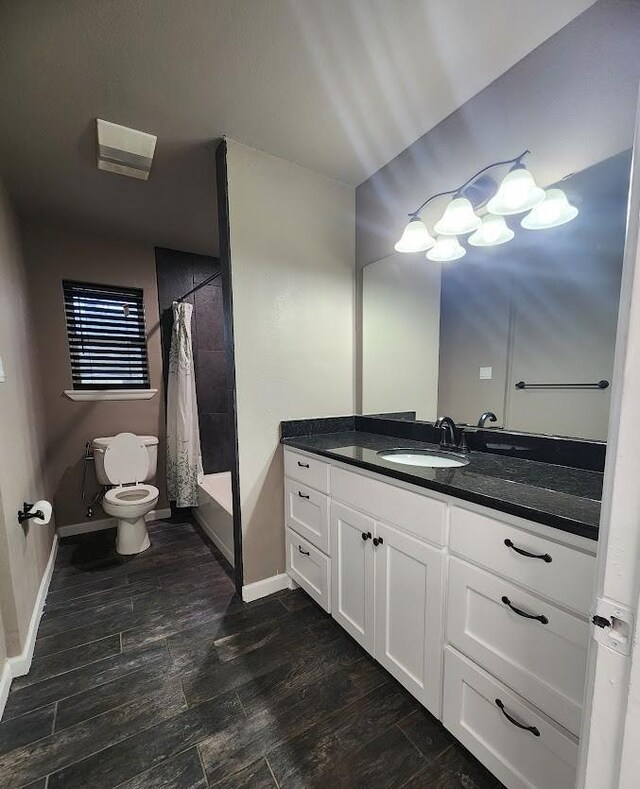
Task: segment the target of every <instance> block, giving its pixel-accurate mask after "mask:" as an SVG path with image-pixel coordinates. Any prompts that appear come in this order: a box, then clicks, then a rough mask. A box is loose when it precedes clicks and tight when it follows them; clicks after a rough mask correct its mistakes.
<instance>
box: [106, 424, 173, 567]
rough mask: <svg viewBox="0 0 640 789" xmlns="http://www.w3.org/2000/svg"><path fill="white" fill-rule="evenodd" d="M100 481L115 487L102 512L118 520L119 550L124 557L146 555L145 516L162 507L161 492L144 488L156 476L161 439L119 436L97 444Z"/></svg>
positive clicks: (147, 540)
mask: <svg viewBox="0 0 640 789" xmlns="http://www.w3.org/2000/svg"><path fill="white" fill-rule="evenodd" d="M93 455H94V462H95V469H96V478H97V480H98V482H99V483H100V484H102V485H112V486H113V487H111V488H110V489H109V490H108V491H107V492H106V493H105V494H104V498H103V500H102V509H103V510H104V511H105V512H106V513H107V514H108V515H111V516H112V517H114V518H117V520H118V535H117V538H116V550H117V552H118V553H120V554H123V555H124V556H131V555H133V554H136V553H142V551H146V549H147V548H148V547H149V546H150V545H151V542H150V540H149V534H148V532H147V525H146V522H145V517H144V516H145V515H146V514H147V513H148V512H150V511H151V510H152V509H153V508H154V507H155V506H156V504H157V503H158V496H159V495H160V494H159V491H158V488H156V487H154V486H153V485H147V484H144V483H145V482H148V481H149V480H152V479H153V478H154V477H155V474H156V468H157V460H158V439H157V438H156V437H155V436H136V435H134V434H133V433H119V434H118V435H117V436H108V437H104V438H96V439H94V441H93Z"/></svg>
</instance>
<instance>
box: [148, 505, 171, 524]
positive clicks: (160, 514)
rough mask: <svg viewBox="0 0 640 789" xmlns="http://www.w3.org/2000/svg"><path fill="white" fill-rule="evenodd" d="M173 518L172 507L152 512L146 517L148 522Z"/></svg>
mask: <svg viewBox="0 0 640 789" xmlns="http://www.w3.org/2000/svg"><path fill="white" fill-rule="evenodd" d="M170 517H171V507H165V508H164V509H162V510H151V512H147V514H146V515H145V516H144V519H145V520H146V521H161V520H163V519H164V518H170Z"/></svg>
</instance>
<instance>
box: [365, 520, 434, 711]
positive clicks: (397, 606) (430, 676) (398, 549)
mask: <svg viewBox="0 0 640 789" xmlns="http://www.w3.org/2000/svg"><path fill="white" fill-rule="evenodd" d="M376 537H377V539H378V540H381V542H379V543H378V545H377V546H375V547H374V553H375V586H376V592H375V598H376V617H375V618H376V624H375V633H376V652H375V655H376V659H377V660H378V661H379V662H380V663H382V665H383V666H384V667H385V668H386V669H387V671H389V673H390V674H392V675H393V676H394V677H395V678H396V679H397V680H398V682H400V683H401V684H402V685H404V687H405V688H406V689H407V690H408V691H409V692H410V693H411V694H412V695H414V696H415V697H416V698H417V699H418V701H420V702H421V703H422V704H424V706H425V707H427V709H428V710H430V712H432V713H433V714H434V715H435V716H436V717H440V711H441V706H442V692H441V687H442V683H441V677H442V646H443V633H442V617H443V614H442V607H443V588H442V585H443V578H444V562H445V558H444V555H443V552H442V551H440V550H437V549H436V548H433V547H431V546H430V545H426V544H425V543H423V542H421V541H420V540H416V539H415V538H413V537H410V536H409V535H407V534H404V533H402V532H399V531H397V530H396V529H394V528H392V527H391V526H387V525H386V524H383V523H379V522H377V523H376Z"/></svg>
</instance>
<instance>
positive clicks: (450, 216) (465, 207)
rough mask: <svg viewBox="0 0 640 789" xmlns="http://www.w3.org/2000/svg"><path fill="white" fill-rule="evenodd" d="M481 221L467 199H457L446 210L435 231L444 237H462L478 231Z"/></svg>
mask: <svg viewBox="0 0 640 789" xmlns="http://www.w3.org/2000/svg"><path fill="white" fill-rule="evenodd" d="M481 221H482V220H481V219H480V217H479V216H478V215H477V214H476V213H475V211H474V210H473V206H472V205H471V203H470V202H469V200H467V198H466V197H456V198H454V199H453V200H452V201H451V202H450V203H449V205H448V206H447V207H446V208H445V210H444V214H443V215H442V219H440V220H439V221H438V222H436V224H435V226H434V230H435V231H436V233H438V234H439V235H443V236H462V235H464V234H465V233H472V232H473V231H474V230H477V229H478V228H479V227H480V222H481Z"/></svg>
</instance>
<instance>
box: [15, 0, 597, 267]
mask: <svg viewBox="0 0 640 789" xmlns="http://www.w3.org/2000/svg"><path fill="white" fill-rule="evenodd" d="M593 1H594V0H563V2H561V3H559V2H557V0H537V1H536V2H535V3H525V2H513V0H484V2H481V3H480V2H476V1H475V0H321V1H320V0H161V2H158V0H119V1H117V2H116V1H115V0H110V1H109V2H107V0H56V2H49V3H43V2H42V0H20V1H19V2H15V0H1V1H0V53H1V54H0V58H1V59H2V67H1V68H0V95H1V96H2V104H3V109H2V122H1V123H0V174H1V175H2V178H3V180H4V182H5V186H6V187H7V189H8V191H9V193H10V195H11V197H12V199H13V201H14V203H15V205H16V207H17V209H18V211H19V213H21V214H23V215H24V216H26V217H35V218H36V219H37V220H38V221H41V222H47V223H51V224H62V225H70V226H74V227H77V226H81V227H83V228H85V229H87V230H90V231H94V232H96V231H97V232H101V233H108V234H110V235H117V236H120V237H123V238H131V239H135V240H138V241H142V242H145V243H152V244H157V245H162V246H170V247H174V248H180V249H188V250H191V251H195V252H213V253H215V252H216V251H217V231H216V214H215V212H216V200H215V172H214V162H213V148H214V142H215V140H217V139H218V138H220V137H221V136H223V135H227V136H229V137H232V138H234V139H235V140H238V141H239V142H242V143H245V144H246V145H250V146H253V147H255V148H258V149H260V150H263V151H266V152H268V153H271V154H274V155H275V156H279V157H282V158H284V159H288V160H290V161H292V162H296V163H298V164H301V165H303V166H304V167H307V168H309V169H311V170H315V171H317V172H319V173H323V174H325V175H327V176H331V177H333V178H337V179H339V180H341V181H344V182H346V183H349V184H353V185H357V184H358V183H360V182H362V181H363V180H365V179H366V178H367V177H368V176H369V175H371V174H372V173H373V172H375V171H376V170H377V169H378V168H379V167H381V166H382V165H383V164H385V163H386V162H387V161H389V160H390V159H391V158H393V157H394V156H396V155H397V154H398V153H400V151H402V150H403V149H404V148H405V147H407V145H409V144H410V143H411V142H413V141H414V140H415V139H417V138H418V137H419V136H421V135H422V134H424V133H425V132H426V131H428V130H429V129H430V128H432V127H433V126H434V125H435V124H437V123H438V122H439V121H441V120H442V119H443V118H445V117H446V116H447V115H448V114H450V113H451V112H452V111H454V110H455V109H456V108H457V107H459V106H460V105H462V104H463V103H464V102H465V101H466V100H467V99H469V98H471V97H472V96H473V95H475V94H476V93H477V92H478V91H480V90H481V89H482V88H484V87H486V86H487V85H488V84H489V83H490V82H492V81H493V80H494V79H496V77H498V76H499V75H500V74H502V73H503V72H504V71H506V70H507V69H508V68H510V67H511V66H512V65H514V64H515V63H516V62H517V61H518V60H520V59H521V58H522V57H524V56H525V55H526V54H527V53H528V52H530V51H531V50H532V49H534V48H535V47H536V46H538V45H539V44H541V43H542V42H543V41H544V40H545V39H547V38H548V37H549V36H551V35H552V34H553V33H555V32H556V31H557V30H559V29H560V28H561V27H563V26H564V25H565V24H567V23H568V22H569V21H571V20H572V19H573V18H574V17H575V16H577V15H578V14H579V13H581V12H582V11H584V10H585V9H586V8H588V7H589V6H590V5H592V4H593ZM96 117H101V118H104V119H106V120H109V121H113V122H115V123H119V124H122V125H125V126H131V127H134V128H137V129H141V130H142V131H146V132H151V133H152V134H156V135H157V136H158V144H157V148H156V156H155V160H154V164H153V167H152V170H151V176H150V178H149V181H148V182H142V181H135V180H133V179H129V178H124V177H122V176H118V175H113V174H109V173H104V172H100V171H98V170H97V168H96V166H95V125H94V124H95V118H96Z"/></svg>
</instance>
